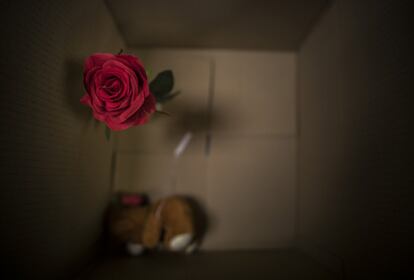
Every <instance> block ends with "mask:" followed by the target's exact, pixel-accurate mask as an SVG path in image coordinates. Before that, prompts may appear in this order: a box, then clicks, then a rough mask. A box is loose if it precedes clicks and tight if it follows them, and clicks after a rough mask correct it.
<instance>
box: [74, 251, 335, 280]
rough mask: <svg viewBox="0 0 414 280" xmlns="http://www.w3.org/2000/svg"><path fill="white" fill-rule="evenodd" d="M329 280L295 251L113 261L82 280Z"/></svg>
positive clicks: (219, 253) (222, 253) (174, 256)
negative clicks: (138, 278) (141, 279)
mask: <svg viewBox="0 0 414 280" xmlns="http://www.w3.org/2000/svg"><path fill="white" fill-rule="evenodd" d="M137 275H139V277H141V278H145V279H157V280H158V279H171V280H176V279H177V280H178V279H180V280H192V279H197V280H210V279H246V280H247V279H260V280H267V279H269V280H273V279H279V280H292V279H294V280H312V279H313V280H328V279H335V278H332V275H331V274H330V273H329V272H328V271H326V270H325V269H323V268H322V267H321V266H320V264H318V263H317V262H316V261H314V260H312V259H311V258H309V257H307V256H306V255H304V254H302V253H300V252H297V251H295V250H291V249H282V250H263V251H257V250H255V251H227V252H203V253H199V254H196V255H191V256H186V255H166V254H164V255H163V254H157V255H150V256H146V257H145V258H138V259H137V258H110V259H106V260H104V261H103V262H102V263H100V264H99V265H98V266H97V267H95V268H94V270H93V271H91V272H90V273H88V274H86V275H85V277H82V278H80V279H90V280H92V279H96V280H106V279H108V280H109V279H123V280H130V279H131V280H132V279H137Z"/></svg>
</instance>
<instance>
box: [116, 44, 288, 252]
mask: <svg viewBox="0 0 414 280" xmlns="http://www.w3.org/2000/svg"><path fill="white" fill-rule="evenodd" d="M130 52H131V53H135V54H137V55H140V56H141V57H142V59H143V61H144V63H146V66H147V67H148V68H149V69H155V73H156V72H157V71H160V70H163V69H166V68H171V69H172V70H173V71H174V74H175V76H176V81H177V84H176V89H178V90H182V95H181V96H178V97H177V99H175V100H173V101H172V102H171V103H170V104H167V105H166V106H165V109H166V110H168V111H169V112H170V113H171V114H172V117H171V118H168V117H162V116H160V117H158V118H157V119H154V120H153V121H152V122H151V123H149V124H148V125H146V126H142V127H137V128H133V129H131V130H128V131H125V132H121V133H117V148H116V150H117V155H116V169H115V171H116V172H115V189H116V190H129V191H143V192H147V193H148V194H149V195H150V196H152V197H153V198H160V197H163V196H165V195H170V194H175V193H180V194H187V195H193V196H194V197H195V198H196V199H197V200H199V201H200V202H201V203H202V204H203V205H204V206H205V207H206V210H207V214H208V215H209V216H210V229H209V233H208V234H207V235H206V239H205V243H204V248H206V249H246V248H278V247H284V246H289V245H291V243H292V239H293V236H294V212H295V210H294V207H295V192H296V182H295V176H296V174H295V170H296V117H295V115H296V109H295V106H296V105H295V104H296V97H295V90H296V89H295V71H296V70H295V69H296V67H295V64H296V56H295V54H294V53H290V52H243V51H220V50H161V49H160V50H157V49H154V50H130ZM152 71H154V70H152ZM189 130H191V131H192V132H193V133H194V137H193V139H192V141H191V142H190V144H189V146H188V149H187V150H186V151H185V152H184V154H183V156H182V157H181V158H179V159H178V160H175V159H174V157H173V150H174V148H175V146H176V145H177V144H178V142H179V140H180V138H181V137H182V136H183V134H184V133H185V132H186V131H189ZM207 136H209V138H207ZM252 223H254V225H253V224H252Z"/></svg>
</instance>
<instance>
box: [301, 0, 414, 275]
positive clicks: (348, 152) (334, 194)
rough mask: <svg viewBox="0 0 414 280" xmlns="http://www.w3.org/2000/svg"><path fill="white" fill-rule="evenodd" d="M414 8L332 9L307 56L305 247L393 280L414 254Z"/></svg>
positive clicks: (345, 267) (330, 261)
mask: <svg viewBox="0 0 414 280" xmlns="http://www.w3.org/2000/svg"><path fill="white" fill-rule="evenodd" d="M408 3H409V1H348V0H347V1H342V0H339V1H334V3H333V5H332V6H331V7H330V9H329V10H328V11H327V12H326V13H325V15H324V16H323V18H322V19H321V20H320V21H319V22H318V23H317V25H316V26H315V27H314V29H313V31H312V32H311V33H310V34H309V36H308V38H307V39H306V41H305V43H304V44H303V46H302V47H301V49H300V52H299V58H298V60H299V97H298V98H299V150H298V152H299V193H298V198H299V215H298V217H297V219H298V229H299V231H298V233H299V235H298V238H299V239H298V240H299V241H300V244H301V246H302V248H304V249H305V250H307V251H308V252H310V253H311V254H312V255H314V256H316V257H317V258H318V259H319V260H320V261H322V262H324V263H325V264H327V265H329V266H330V267H331V268H332V269H334V270H336V271H338V272H339V273H340V275H341V276H342V277H343V279H367V278H372V277H374V278H377V279H393V278H396V277H397V278H398V276H399V275H401V274H402V273H404V272H405V271H406V270H407V268H408V260H409V255H410V254H411V253H410V251H411V250H412V248H413V241H412V236H410V232H411V233H412V231H413V223H412V217H413V214H414V213H413V211H412V210H413V208H412V207H410V206H409V205H410V203H411V202H410V199H411V198H412V195H409V193H411V186H412V181H413V180H412V179H413V176H412V164H411V162H412V158H411V157H412V155H413V153H412V143H410V142H409V137H408V135H409V133H410V130H411V128H412V124H410V122H411V121H410V119H412V116H411V115H412V113H411V112H412V109H411V105H410V104H411V103H410V102H408V100H409V98H410V97H409V96H411V95H412V79H411V77H412V75H411V74H410V73H409V72H412V71H409V69H410V68H411V67H412V63H411V62H410V61H409V59H408V57H410V53H411V51H412V47H413V40H412V35H411V33H412V32H411V30H410V27H409V26H412V19H411V18H412V17H411V15H410V13H409V12H408V10H409V8H408V5H409V4H408Z"/></svg>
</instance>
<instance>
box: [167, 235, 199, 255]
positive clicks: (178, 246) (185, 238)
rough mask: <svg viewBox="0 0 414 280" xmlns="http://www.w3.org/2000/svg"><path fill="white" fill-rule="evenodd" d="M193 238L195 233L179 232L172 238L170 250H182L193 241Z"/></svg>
mask: <svg viewBox="0 0 414 280" xmlns="http://www.w3.org/2000/svg"><path fill="white" fill-rule="evenodd" d="M192 239H193V235H192V234H190V233H184V234H179V235H177V236H175V237H174V238H173V239H171V241H170V244H169V245H170V246H169V247H170V250H172V251H182V250H184V249H185V248H186V247H187V246H188V245H189V244H190V243H191V241H192Z"/></svg>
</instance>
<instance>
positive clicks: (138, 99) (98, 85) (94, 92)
mask: <svg viewBox="0 0 414 280" xmlns="http://www.w3.org/2000/svg"><path fill="white" fill-rule="evenodd" d="M83 83H84V85H85V89H86V94H85V95H84V96H83V97H82V98H81V103H83V104H85V105H88V106H89V107H91V109H92V112H93V116H94V117H95V118H96V119H97V120H99V121H102V122H104V123H106V125H107V126H108V127H109V128H111V129H112V130H124V129H127V128H129V127H131V126H135V125H141V124H144V123H146V122H147V121H148V119H149V117H150V115H151V114H152V113H153V112H154V111H155V98H154V96H153V95H152V94H151V92H150V91H149V87H148V80H147V75H146V73H145V69H144V66H143V65H142V63H141V61H140V60H139V59H138V58H137V57H135V56H132V55H127V54H119V55H113V54H109V53H96V54H92V55H91V56H89V57H88V58H87V59H86V61H85V67H84V73H83Z"/></svg>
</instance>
